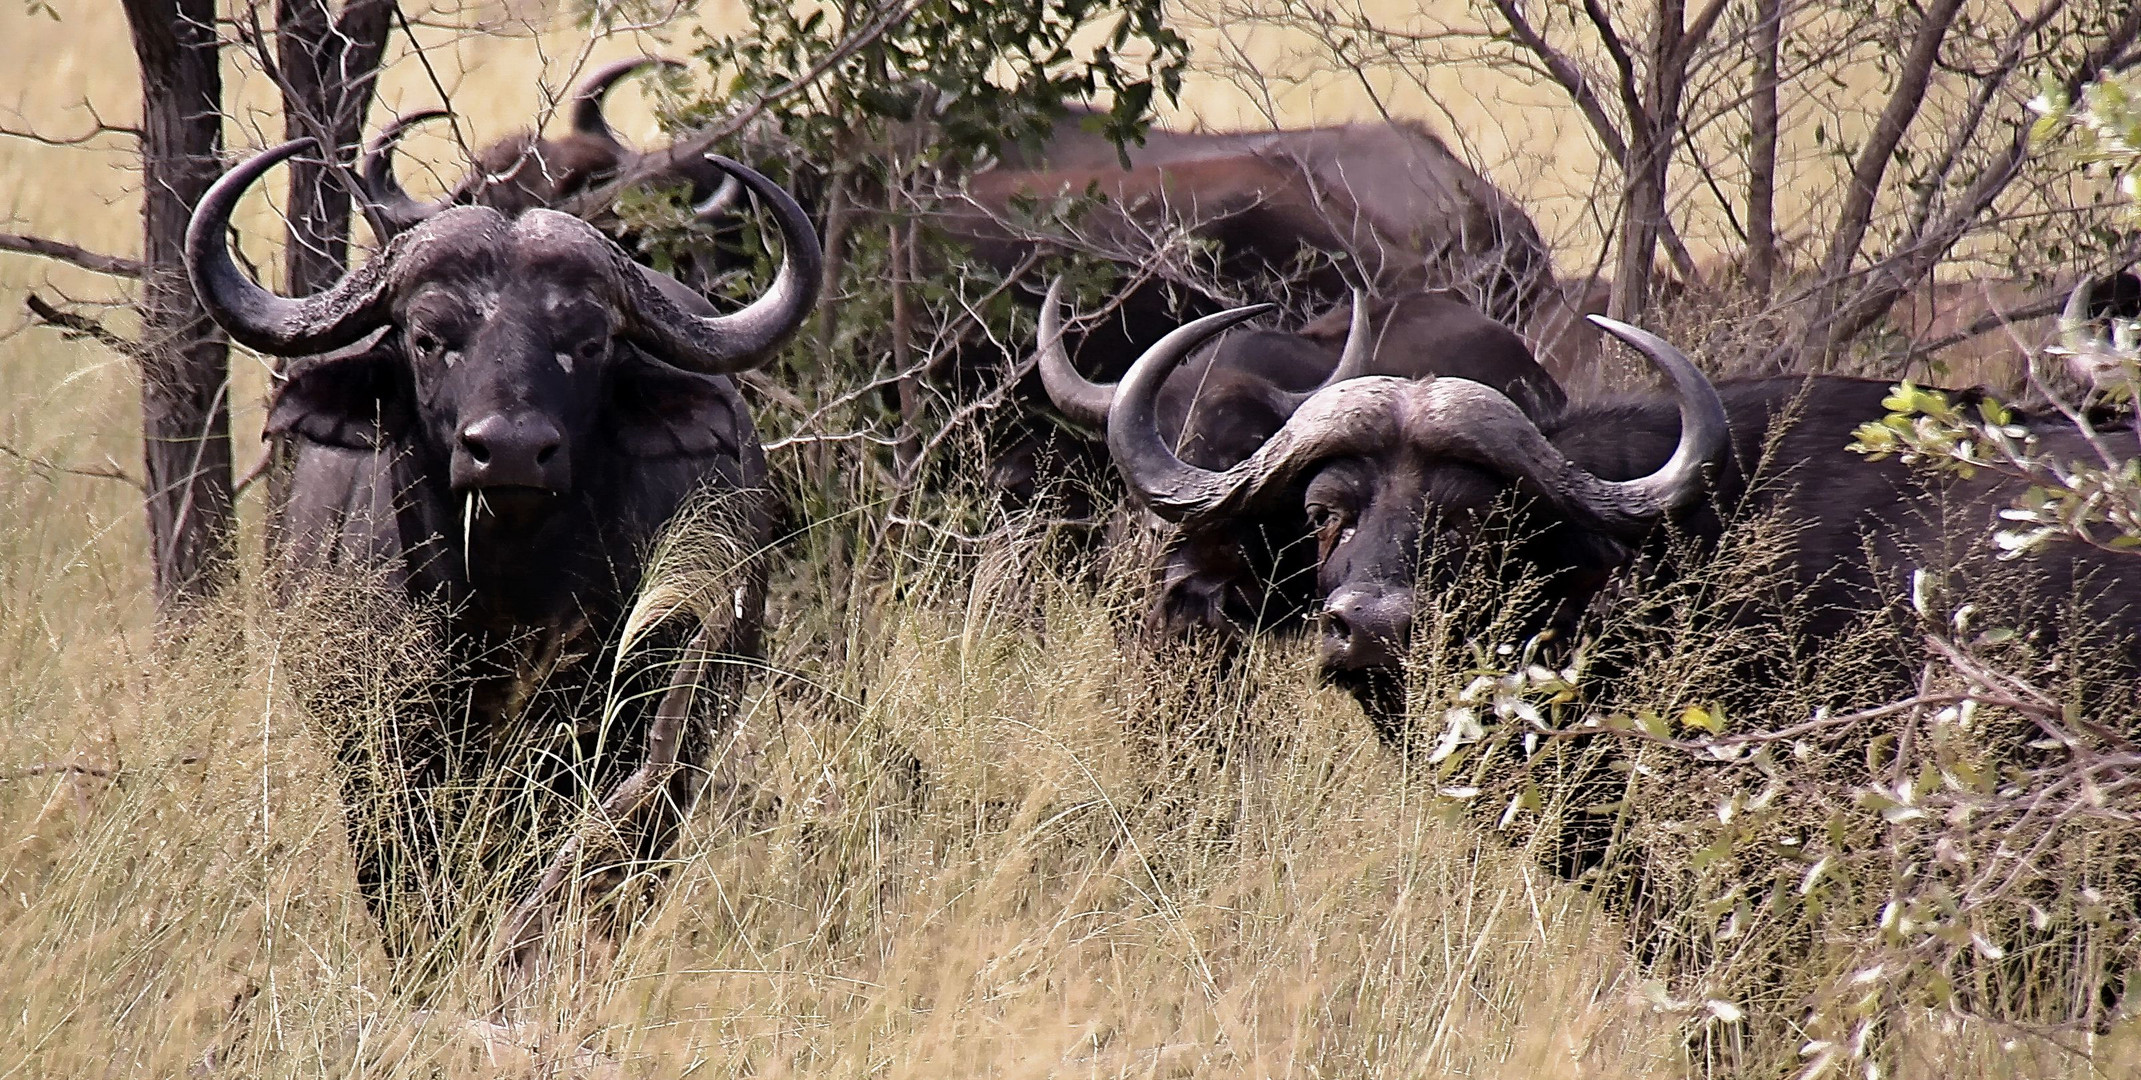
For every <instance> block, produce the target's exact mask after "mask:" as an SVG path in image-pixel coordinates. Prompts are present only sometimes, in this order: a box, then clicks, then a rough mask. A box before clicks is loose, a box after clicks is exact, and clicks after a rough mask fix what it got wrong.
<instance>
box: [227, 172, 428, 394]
mask: <svg viewBox="0 0 2141 1080" xmlns="http://www.w3.org/2000/svg"><path fill="white" fill-rule="evenodd" d="M318 149H319V143H317V142H315V141H313V140H312V139H309V138H305V139H293V140H291V141H290V142H286V143H284V144H282V145H281V146H278V147H275V148H273V149H271V150H266V151H263V152H261V153H260V154H257V155H255V156H254V157H253V158H252V159H251V160H250V161H246V162H244V163H242V164H240V165H238V166H236V167H235V168H233V169H231V170H230V171H229V172H227V173H224V174H223V176H222V177H221V178H220V179H218V180H217V181H216V182H215V183H214V184H213V185H211V186H210V187H209V189H208V193H207V194H205V195H203V196H201V201H200V203H199V204H198V205H197V206H195V207H194V211H193V219H192V220H191V221H190V222H188V223H187V226H186V273H187V275H188V276H189V277H191V278H192V279H193V288H194V291H195V292H196V293H198V294H199V295H200V298H201V306H202V307H204V308H206V309H207V311H208V314H209V316H210V317H211V318H213V319H215V321H216V323H217V325H220V326H221V327H223V329H224V330H225V331H227V332H229V334H230V336H231V338H232V340H234V341H237V342H238V343H240V344H242V345H245V346H248V347H250V348H253V349H257V350H259V351H261V352H264V353H268V354H269V355H272V356H303V355H307V354H310V353H322V352H328V351H330V350H333V349H339V348H341V347H343V346H344V345H349V344H353V343H355V342H356V341H358V340H359V339H361V338H363V337H364V335H366V334H368V333H371V332H372V331H373V330H375V329H377V328H378V327H379V326H380V325H381V323H382V322H384V320H385V318H386V312H385V306H384V302H385V299H386V281H387V279H386V271H387V267H388V266H389V265H391V263H392V260H393V259H394V257H395V255H396V254H397V253H398V251H399V248H397V247H396V246H394V245H391V244H390V245H388V247H387V249H386V250H385V251H382V252H381V253H380V254H379V255H378V256H377V257H375V258H373V259H371V260H369V261H367V262H366V263H365V264H364V265H363V266H360V267H358V268H356V269H354V270H351V271H350V272H349V273H348V274H346V275H344V276H343V278H342V280H341V281H338V282H336V283H335V284H334V285H332V286H330V287H328V288H327V289H326V290H325V291H323V292H320V293H317V294H315V295H313V296H308V297H305V298H303V299H300V300H292V299H290V298H288V297H283V296H277V295H276V294H275V293H273V292H271V291H269V290H268V289H264V288H262V287H260V286H259V285H257V284H255V283H254V282H253V281H252V279H250V278H248V277H246V276H245V274H244V273H243V272H242V271H240V270H239V269H238V266H237V264H236V263H235V262H233V261H232V259H231V255H230V244H229V241H228V235H229V232H230V216H231V210H232V209H233V208H235V207H236V206H237V205H238V200H239V198H240V197H242V196H243V195H244V194H245V191H246V189H247V188H249V187H251V186H252V185H253V182H254V181H255V180H258V179H259V178H260V175H261V174H262V173H264V172H267V171H268V170H269V169H270V168H272V167H274V166H275V165H276V164H277V163H279V162H281V161H282V160H284V159H285V158H289V157H291V156H294V155H296V154H299V153H302V152H304V151H307V150H318Z"/></svg>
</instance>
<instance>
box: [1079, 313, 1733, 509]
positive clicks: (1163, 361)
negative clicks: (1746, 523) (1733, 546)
mask: <svg viewBox="0 0 2141 1080" xmlns="http://www.w3.org/2000/svg"><path fill="white" fill-rule="evenodd" d="M1234 314H1235V313H1233V312H1229V313H1226V315H1223V316H1214V317H1213V319H1222V318H1225V317H1226V316H1231V315H1234ZM1211 321H1212V320H1201V322H1204V323H1209V322H1211ZM1598 324H1599V325H1600V326H1601V327H1602V328H1604V329H1605V330H1606V331H1607V332H1608V333H1611V334H1613V335H1614V336H1616V337H1619V338H1620V339H1621V340H1623V341H1626V342H1628V344H1629V345H1631V346H1633V347H1634V348H1635V349H1636V350H1637V351H1639V352H1641V353H1642V354H1643V355H1644V356H1645V357H1647V358H1649V359H1650V360H1651V362H1652V363H1654V364H1656V365H1657V366H1658V367H1659V368H1660V369H1661V370H1663V371H1664V372H1665V374H1666V377H1667V378H1668V379H1669V380H1670V381H1671V382H1672V384H1673V388H1674V391H1675V394H1676V396H1677V398H1678V401H1679V406H1680V440H1679V444H1678V445H1677V446H1676V447H1675V448H1674V450H1673V455H1672V457H1671V458H1670V459H1669V460H1667V461H1666V463H1665V464H1664V465H1663V466H1662V467H1660V468H1659V469H1658V470H1657V471H1656V472H1654V473H1652V474H1651V475H1649V476H1646V477H1641V478H1639V479H1635V480H1624V481H1615V480H1603V479H1600V478H1599V477H1597V476H1595V475H1593V474H1591V473H1590V472H1588V471H1586V470H1584V469H1583V468H1582V467H1581V466H1578V465H1576V464H1575V463H1574V462H1571V461H1569V460H1568V459H1567V458H1566V457H1564V456H1562V454H1561V451H1560V449H1559V448H1558V447H1556V446H1555V445H1554V444H1553V443H1552V442H1551V441H1549V440H1548V439H1547V438H1546V436H1545V435H1544V434H1542V433H1541V432H1540V431H1539V428H1538V426H1537V425H1536V424H1535V423H1534V422H1533V421H1532V420H1531V418H1530V417H1528V416H1526V415H1525V414H1524V412H1523V410H1522V409H1520V408H1518V407H1517V405H1516V404H1515V403H1514V402H1511V401H1510V400H1509V399H1508V398H1507V397H1505V396H1503V395H1502V394H1501V393H1500V392H1498V391H1496V390H1494V389H1492V388H1490V387H1487V386H1483V385H1481V384H1479V383H1475V382H1472V381H1470V380H1467V379H1456V378H1436V379H1426V380H1418V381H1415V380H1407V379H1398V378H1390V377H1377V376H1366V377H1360V378H1354V379H1349V380H1346V381H1343V382H1334V383H1332V384H1330V385H1328V386H1326V387H1325V388H1324V389H1322V390H1321V391H1318V392H1317V393H1316V394H1314V395H1313V396H1311V397H1310V399H1309V400H1308V401H1306V402H1304V403H1303V404H1302V405H1301V407H1300V408H1299V409H1297V410H1296V411H1295V412H1294V414H1293V415H1292V416H1291V417H1289V418H1288V419H1287V421H1286V424H1285V426H1284V427H1282V428H1280V429H1279V432H1278V433H1277V434H1276V435H1274V436H1272V437H1271V439H1270V440H1269V441H1267V442H1266V443H1265V444H1264V445H1263V446H1262V447H1260V448H1258V450H1257V452H1256V453H1255V454H1252V455H1250V457H1249V458H1248V459H1247V460H1245V461H1242V462H1241V463H1240V464H1238V465H1235V466H1234V467H1232V468H1230V469H1226V470H1224V471H1217V472H1215V471H1212V470H1208V469H1200V468H1197V467H1196V466H1193V465H1189V464H1187V463H1185V462H1183V461H1182V460H1181V459H1179V458H1177V457H1175V456H1174V454H1173V452H1172V451H1171V450H1169V449H1168V447H1167V445H1166V443H1165V442H1164V441H1163V440H1161V439H1160V438H1159V437H1158V433H1157V431H1156V430H1155V429H1154V425H1153V423H1152V418H1153V411H1154V410H1153V401H1154V395H1155V392H1156V391H1157V389H1158V385H1159V379H1161V378H1164V377H1165V369H1166V368H1168V367H1172V366H1173V361H1172V360H1171V359H1170V358H1168V357H1166V356H1158V357H1155V355H1154V354H1153V353H1148V354H1147V355H1146V356H1145V357H1144V358H1141V359H1140V360H1139V361H1138V362H1137V365H1136V366H1135V367H1133V368H1132V369H1131V372H1130V375H1129V377H1128V378H1125V379H1124V380H1123V389H1122V391H1121V393H1119V394H1118V395H1117V397H1116V401H1115V406H1114V408H1113V409H1112V410H1111V411H1110V414H1109V430H1108V437H1109V438H1108V446H1109V449H1110V451H1112V452H1113V454H1114V457H1115V463H1116V468H1117V469H1118V470H1119V471H1121V473H1122V475H1123V479H1124V480H1125V482H1126V483H1127V484H1128V485H1129V487H1130V489H1131V490H1132V491H1134V492H1136V493H1137V494H1138V496H1139V498H1140V499H1141V500H1143V501H1144V502H1145V504H1146V505H1147V506H1149V507H1151V508H1152V510H1153V512H1154V513H1156V514H1158V515H1159V516H1161V517H1163V518H1166V519H1168V520H1170V521H1175V522H1179V523H1181V524H1184V525H1187V526H1195V525H1198V524H1203V523H1206V522H1209V521H1213V520H1223V519H1225V518H1226V517H1227V516H1228V515H1229V514H1232V513H1236V512H1239V511H1240V510H1241V509H1242V508H1243V507H1244V506H1246V505H1248V504H1250V503H1251V502H1253V501H1254V500H1256V499H1258V498H1260V497H1262V496H1264V495H1265V494H1266V493H1269V492H1272V491H1275V490H1283V489H1284V487H1285V484H1284V481H1286V480H1287V479H1289V478H1291V477H1292V476H1294V475H1295V474H1296V473H1298V472H1299V471H1300V470H1301V469H1303V468H1306V467H1308V466H1309V465H1311V464H1313V463H1314V462H1316V461H1318V460H1322V459H1325V458H1327V457H1330V456H1333V455H1336V454H1341V453H1349V452H1353V453H1365V452H1371V451H1373V450H1375V449H1377V448H1379V447H1387V446H1390V445H1393V444H1396V443H1398V442H1401V441H1403V442H1409V443H1411V444H1413V445H1415V446H1417V447H1420V448H1421V449H1423V450H1426V451H1429V452H1431V453H1439V454H1445V455H1448V456H1451V457H1455V458H1459V459H1462V460H1467V461H1471V462H1473V463H1474V464H1478V465H1481V466H1484V467H1487V468H1490V469H1494V470H1496V471H1498V472H1501V473H1502V474H1503V475H1506V476H1510V477H1512V478H1514V479H1516V480H1518V481H1519V482H1521V483H1523V484H1524V485H1526V486H1527V487H1529V488H1530V489H1531V490H1533V491H1534V492H1536V493H1537V494H1539V495H1540V496H1542V497H1544V498H1545V499H1546V500H1547V501H1548V502H1550V503H1552V504H1553V505H1554V506H1555V508H1556V509H1558V510H1560V511H1561V512H1562V513H1564V514H1567V515H1569V516H1570V517H1572V518H1575V519H1578V520H1580V521H1582V522H1583V523H1585V524H1587V525H1589V526H1591V527H1594V528H1598V529H1602V530H1604V531H1606V532H1608V533H1610V534H1612V535H1615V536H1620V537H1624V538H1632V537H1635V536H1640V535H1641V534H1642V533H1644V532H1646V531H1648V530H1649V529H1650V528H1651V527H1652V526H1654V525H1655V524H1656V523H1657V521H1658V520H1659V518H1661V517H1663V516H1664V515H1665V514H1668V513H1670V512H1672V511H1674V510H1677V509H1680V508H1683V507H1685V506H1687V505H1688V504H1689V503H1691V502H1692V501H1694V500H1695V499H1696V498H1698V497H1700V495H1701V494H1702V491H1703V484H1704V478H1703V469H1704V467H1705V466H1708V465H1711V464H1714V463H1716V462H1718V461H1720V460H1722V458H1723V457H1724V454H1725V452H1726V449H1727V435H1728V430H1727V428H1726V424H1725V413H1724V405H1723V403H1722V402H1721V401H1720V400H1719V399H1718V396H1717V390H1716V388H1715V387H1712V386H1711V385H1710V382H1709V380H1708V379H1706V378H1704V377H1703V375H1702V373H1701V372H1700V371H1698V370H1697V369H1696V368H1695V366H1694V365H1693V364H1692V363H1690V362H1689V361H1688V359H1687V358H1686V357H1685V356H1683V355H1681V353H1680V352H1679V350H1677V349H1674V348H1673V347H1672V346H1671V345H1669V344H1666V343H1665V342H1664V341H1663V340H1661V339H1659V338H1657V337H1654V336H1652V335H1650V334H1648V333H1646V332H1644V331H1642V330H1639V329H1636V328H1635V327H1632V326H1628V325H1627V324H1625V323H1618V322H1613V321H1612V320H1605V319H1600V320H1598ZM1190 331H1197V334H1195V335H1192V336H1195V337H1197V338H1199V339H1200V340H1201V337H1203V336H1209V334H1210V333H1213V332H1216V330H1215V329H1213V328H1209V327H1204V326H1200V325H1199V324H1198V323H1192V324H1190V325H1189V326H1185V327H1183V328H1182V329H1181V330H1177V331H1176V332H1175V333H1176V334H1186V332H1190ZM1172 336H1173V335H1170V337H1172ZM1177 347H1178V349H1180V351H1187V349H1188V348H1194V347H1195V341H1191V342H1190V343H1189V344H1188V345H1187V346H1182V345H1179V344H1178V346H1177ZM1158 352H1159V349H1158V348H1157V347H1156V348H1155V349H1154V353H1158ZM1155 374H1157V377H1155Z"/></svg>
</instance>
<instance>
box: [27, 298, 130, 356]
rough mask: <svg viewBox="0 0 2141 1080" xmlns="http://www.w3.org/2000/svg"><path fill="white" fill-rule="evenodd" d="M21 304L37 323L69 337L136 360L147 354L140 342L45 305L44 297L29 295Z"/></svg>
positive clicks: (76, 315)
mask: <svg viewBox="0 0 2141 1080" xmlns="http://www.w3.org/2000/svg"><path fill="white" fill-rule="evenodd" d="M23 302H24V304H26V305H27V306H28V307H29V309H30V314H32V315H35V316H36V317H37V318H38V320H39V321H41V322H44V323H46V324H48V325H50V326H55V327H58V328H59V329H60V330H61V331H62V332H64V333H66V334H67V335H68V336H70V337H86V338H89V339H90V340H92V341H95V342H97V343H98V344H100V345H104V346H106V347H108V348H110V349H112V350H114V351H116V352H119V353H123V354H124V355H126V356H129V357H132V358H134V359H137V360H138V359H141V358H142V357H143V356H145V355H147V353H148V350H147V349H146V348H144V347H143V346H142V344H141V343H140V342H138V341H135V340H133V339H132V338H128V337H122V336H120V335H118V334H115V333H112V332H111V331H110V330H108V329H106V328H105V326H104V324H103V323H100V322H98V321H96V320H95V319H92V318H90V317H89V316H87V315H82V314H79V313H77V312H72V311H61V310H60V309H58V308H56V307H53V306H52V305H51V304H49V303H47V302H46V301H45V298H44V297H42V296H39V295H37V294H36V293H31V294H30V295H29V298H28V299H26V300H25V301H23Z"/></svg>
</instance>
